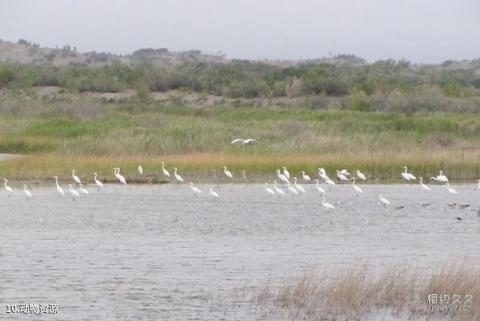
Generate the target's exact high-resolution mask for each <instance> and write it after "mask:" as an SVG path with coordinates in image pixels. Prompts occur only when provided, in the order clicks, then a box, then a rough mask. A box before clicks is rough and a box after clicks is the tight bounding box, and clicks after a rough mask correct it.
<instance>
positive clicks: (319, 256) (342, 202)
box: [0, 185, 480, 320]
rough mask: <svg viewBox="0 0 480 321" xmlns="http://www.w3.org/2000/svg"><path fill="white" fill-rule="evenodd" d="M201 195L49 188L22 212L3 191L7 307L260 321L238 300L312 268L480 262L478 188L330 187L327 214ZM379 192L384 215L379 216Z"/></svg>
mask: <svg viewBox="0 0 480 321" xmlns="http://www.w3.org/2000/svg"><path fill="white" fill-rule="evenodd" d="M199 187H200V188H202V189H203V190H204V192H203V194H202V195H200V196H198V197H195V196H194V195H193V193H192V191H191V190H190V188H189V187H188V186H187V185H182V186H154V187H143V186H128V187H126V188H119V187H117V186H107V187H106V188H105V190H103V191H100V192H98V191H96V190H95V189H93V188H91V189H90V192H91V194H90V195H89V196H88V197H86V198H81V199H79V200H76V201H72V199H71V198H70V197H66V196H65V197H63V198H61V197H58V196H57V195H56V194H55V191H54V189H51V188H50V189H47V188H38V189H34V190H33V191H32V193H33V195H34V197H33V199H30V200H26V199H25V198H24V195H23V192H22V191H21V190H17V191H16V194H14V195H12V196H7V195H6V193H5V192H4V191H3V190H2V193H0V213H1V215H0V244H1V247H0V275H1V277H2V280H1V281H2V282H0V304H2V307H1V308H2V309H3V310H5V305H6V304H23V303H30V304H39V303H51V304H58V306H59V314H58V315H55V316H51V315H48V316H45V315H44V316H40V317H36V318H35V320H258V319H267V320H268V319H269V318H270V316H268V315H265V314H263V313H262V314H260V313H259V312H258V311H257V310H256V308H255V304H254V303H251V302H249V299H248V296H242V295H239V294H238V293H241V292H242V291H241V290H242V289H244V288H245V287H251V286H253V287H255V286H262V285H264V284H267V283H269V282H271V281H274V280H278V279H282V278H285V277H291V276H294V275H297V274H299V273H301V272H302V271H304V270H305V269H307V268H310V267H315V266H320V267H323V268H325V267H327V268H331V267H341V266H349V265H352V264H356V263H357V262H363V263H367V264H369V265H371V266H372V267H373V268H381V267H382V266H385V264H388V263H392V264H395V263H398V262H406V263H408V264H412V265H413V266H414V267H416V268H417V269H418V270H419V271H422V270H431V269H432V268H434V267H435V264H436V263H438V262H441V261H443V260H445V259H447V258H462V257H465V256H466V257H472V256H474V257H479V256H480V247H479V246H478V244H479V235H480V217H479V216H478V215H477V209H478V208H479V205H480V191H479V190H476V189H475V186H473V185H462V186H456V187H455V188H456V189H457V190H458V192H459V195H457V196H454V195H450V194H449V193H448V192H447V191H446V189H445V187H440V186H438V187H437V186H436V187H434V188H433V190H432V192H430V193H424V192H423V191H421V190H420V188H419V187H418V186H407V185H401V186H398V185H396V186H395V185H393V186H392V185H390V186H385V185H366V186H364V187H363V188H364V193H363V194H362V195H361V196H359V197H357V196H355V194H354V193H353V189H352V188H351V186H336V187H335V188H332V189H331V190H329V191H327V193H328V197H327V201H329V202H331V203H333V204H334V205H335V206H336V209H335V210H333V211H330V212H327V211H326V210H325V209H323V208H322V206H321V203H320V197H319V195H318V194H317V193H316V191H315V189H314V187H313V186H307V193H306V194H305V195H301V196H299V197H292V196H290V195H287V196H286V197H283V198H278V197H270V196H268V195H267V193H266V192H265V190H264V187H263V185H249V186H246V185H223V186H220V187H215V189H216V190H217V192H218V193H219V194H220V198H219V199H211V198H210V197H209V196H208V187H209V186H205V185H199ZM380 193H382V194H383V195H384V196H385V197H386V198H388V199H389V200H390V201H391V203H392V204H391V206H390V207H387V208H384V207H382V206H379V205H378V204H377V200H378V194H380ZM425 203H432V205H431V206H425V207H422V206H421V204H425ZM451 203H457V204H470V205H471V206H470V207H469V208H465V209H460V208H458V206H454V207H452V208H448V206H447V204H451ZM402 206H403V208H401V207H402ZM457 217H458V218H461V219H462V220H458V219H457ZM0 312H1V313H2V314H0V319H1V320H25V319H26V317H25V316H23V315H18V314H17V315H13V314H5V313H4V311H0ZM29 319H32V318H29ZM271 319H272V320H273V319H274V317H271Z"/></svg>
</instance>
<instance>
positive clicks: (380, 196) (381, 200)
mask: <svg viewBox="0 0 480 321" xmlns="http://www.w3.org/2000/svg"><path fill="white" fill-rule="evenodd" d="M378 199H379V200H380V204H382V205H383V206H384V207H386V206H388V205H390V201H389V200H387V199H386V198H385V197H383V195H382V194H380V195H378Z"/></svg>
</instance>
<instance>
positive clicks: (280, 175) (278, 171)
mask: <svg viewBox="0 0 480 321" xmlns="http://www.w3.org/2000/svg"><path fill="white" fill-rule="evenodd" d="M277 176H278V178H279V179H280V180H281V181H282V182H284V183H285V184H287V183H290V181H289V180H288V178H287V176H285V175H284V174H282V173H280V170H279V169H277Z"/></svg>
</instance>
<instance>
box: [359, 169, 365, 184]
mask: <svg viewBox="0 0 480 321" xmlns="http://www.w3.org/2000/svg"><path fill="white" fill-rule="evenodd" d="M357 177H358V178H360V179H361V180H362V181H366V180H367V177H366V176H365V175H364V174H363V173H362V172H360V171H359V170H358V169H357Z"/></svg>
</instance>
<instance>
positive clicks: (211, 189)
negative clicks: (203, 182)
mask: <svg viewBox="0 0 480 321" xmlns="http://www.w3.org/2000/svg"><path fill="white" fill-rule="evenodd" d="M209 193H210V196H212V197H213V198H219V195H218V193H217V192H215V191H214V190H213V188H211V187H210V189H209Z"/></svg>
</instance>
